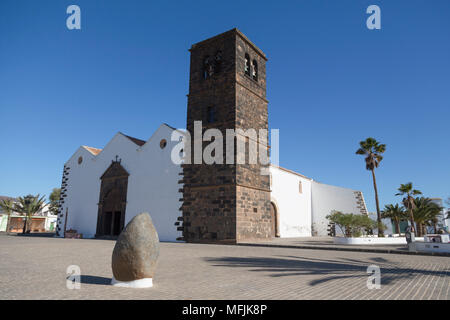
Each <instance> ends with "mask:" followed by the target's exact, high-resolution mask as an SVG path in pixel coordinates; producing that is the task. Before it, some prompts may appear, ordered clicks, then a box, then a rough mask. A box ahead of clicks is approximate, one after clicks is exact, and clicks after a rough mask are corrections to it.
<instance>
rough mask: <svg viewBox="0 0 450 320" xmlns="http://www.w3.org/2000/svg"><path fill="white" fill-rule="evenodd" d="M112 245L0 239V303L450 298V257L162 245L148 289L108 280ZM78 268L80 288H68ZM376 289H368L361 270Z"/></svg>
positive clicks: (6, 236) (76, 241)
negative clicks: (374, 279)
mask: <svg viewBox="0 0 450 320" xmlns="http://www.w3.org/2000/svg"><path fill="white" fill-rule="evenodd" d="M114 244H115V242H114V241H112V240H89V239H82V240H75V239H58V238H39V237H22V236H9V235H1V236H0V299H282V300H285V299H390V300H391V299H446V300H447V299H449V298H450V293H449V287H450V282H449V280H450V277H449V269H450V258H448V257H438V256H420V255H404V254H385V253H368V252H349V251H334V250H313V249H301V248H278V247H253V246H228V245H204V244H185V243H161V252H160V258H159V262H158V267H157V270H156V274H155V278H154V287H153V288H148V289H129V288H117V287H112V286H110V285H109V282H110V280H111V276H112V273H111V266H110V264H111V254H112V250H113V247H114ZM70 265H78V266H79V267H80V269H81V274H82V276H81V288H80V289H78V290H77V289H74V290H69V289H67V287H66V277H67V274H66V269H67V267H68V266H70ZM369 265H377V266H379V267H380V268H381V288H380V289H378V290H377V289H372V290H369V289H368V288H367V279H368V277H369V274H367V267H368V266H369Z"/></svg>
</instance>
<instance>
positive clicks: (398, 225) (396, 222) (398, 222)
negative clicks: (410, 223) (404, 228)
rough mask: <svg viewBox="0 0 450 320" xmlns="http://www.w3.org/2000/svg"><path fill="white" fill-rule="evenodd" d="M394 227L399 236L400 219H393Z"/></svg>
mask: <svg viewBox="0 0 450 320" xmlns="http://www.w3.org/2000/svg"><path fill="white" fill-rule="evenodd" d="M395 227H396V228H397V232H398V235H399V236H400V221H398V220H395Z"/></svg>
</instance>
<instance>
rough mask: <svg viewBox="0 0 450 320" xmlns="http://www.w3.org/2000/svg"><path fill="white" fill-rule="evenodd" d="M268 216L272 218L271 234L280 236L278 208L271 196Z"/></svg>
mask: <svg viewBox="0 0 450 320" xmlns="http://www.w3.org/2000/svg"><path fill="white" fill-rule="evenodd" d="M270 217H271V219H272V236H273V237H280V209H279V207H278V203H277V201H276V200H275V199H274V198H273V197H271V198H270Z"/></svg>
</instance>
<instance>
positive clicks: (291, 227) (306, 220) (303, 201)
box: [270, 166, 311, 237]
mask: <svg viewBox="0 0 450 320" xmlns="http://www.w3.org/2000/svg"><path fill="white" fill-rule="evenodd" d="M270 173H271V176H272V182H271V189H272V194H271V197H272V199H273V200H274V203H275V204H276V207H277V210H278V214H279V219H280V221H279V228H280V237H309V236H311V180H309V179H307V178H304V177H302V176H300V175H298V174H295V173H293V172H290V171H287V170H285V169H282V168H279V167H275V166H271V167H270ZM300 182H301V184H302V192H301V193H300V189H299V184H300Z"/></svg>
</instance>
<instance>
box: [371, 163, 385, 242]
mask: <svg viewBox="0 0 450 320" xmlns="http://www.w3.org/2000/svg"><path fill="white" fill-rule="evenodd" d="M371 171H372V178H373V189H374V190H375V204H376V206H377V229H378V236H379V237H381V236H383V231H382V230H381V229H380V225H381V213H380V203H379V202H378V190H377V179H376V178H375V170H374V169H372V170H371Z"/></svg>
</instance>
